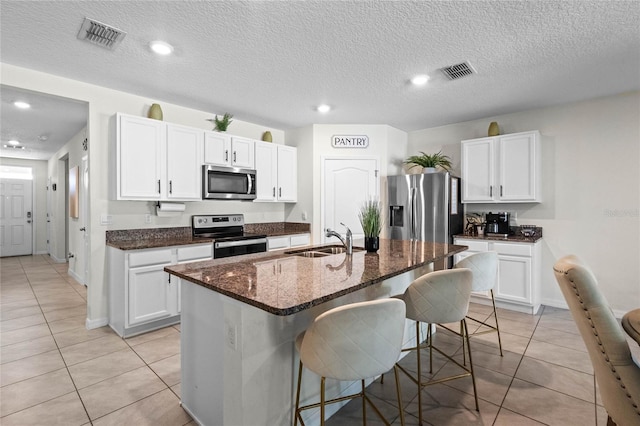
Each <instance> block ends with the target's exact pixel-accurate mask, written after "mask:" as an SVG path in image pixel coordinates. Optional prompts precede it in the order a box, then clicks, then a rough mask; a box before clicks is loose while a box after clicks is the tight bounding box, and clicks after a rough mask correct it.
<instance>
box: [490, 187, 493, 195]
mask: <svg viewBox="0 0 640 426" xmlns="http://www.w3.org/2000/svg"><path fill="white" fill-rule="evenodd" d="M489 197H493V186H489Z"/></svg>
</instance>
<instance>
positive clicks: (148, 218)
mask: <svg viewBox="0 0 640 426" xmlns="http://www.w3.org/2000/svg"><path fill="white" fill-rule="evenodd" d="M144 223H147V224H148V223H151V214H149V213H147V214H145V215H144Z"/></svg>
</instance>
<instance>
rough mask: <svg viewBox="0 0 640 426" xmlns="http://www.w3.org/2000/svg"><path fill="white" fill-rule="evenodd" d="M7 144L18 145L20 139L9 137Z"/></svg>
mask: <svg viewBox="0 0 640 426" xmlns="http://www.w3.org/2000/svg"><path fill="white" fill-rule="evenodd" d="M9 145H13V146H16V145H20V141H17V140H15V139H11V140H10V141H9Z"/></svg>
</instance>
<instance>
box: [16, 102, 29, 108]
mask: <svg viewBox="0 0 640 426" xmlns="http://www.w3.org/2000/svg"><path fill="white" fill-rule="evenodd" d="M13 105H15V106H16V107H17V108H20V109H28V108H31V105H29V104H28V103H26V102H22V101H15V102H14V103H13Z"/></svg>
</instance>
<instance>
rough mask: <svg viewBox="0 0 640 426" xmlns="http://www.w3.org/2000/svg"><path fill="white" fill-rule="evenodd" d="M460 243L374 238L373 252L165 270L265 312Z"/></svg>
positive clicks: (304, 303) (314, 299)
mask: <svg viewBox="0 0 640 426" xmlns="http://www.w3.org/2000/svg"><path fill="white" fill-rule="evenodd" d="M331 245H333V244H326V245H325V246H331ZM316 247H318V246H316ZM466 249H467V247H466V246H458V245H452V244H441V243H430V242H422V241H418V242H415V241H414V242H411V241H403V240H388V239H380V250H378V252H377V253H375V254H374V253H366V252H365V251H355V250H354V253H353V255H352V256H347V255H346V254H335V255H330V256H326V257H317V258H307V257H301V256H294V255H291V254H287V253H286V252H287V251H289V250H281V251H276V252H268V253H259V254H253V255H245V256H240V257H231V258H224V259H213V260H207V261H202V262H194V263H188V264H182V265H172V266H168V267H165V271H166V272H169V273H170V274H173V275H176V276H178V277H179V278H182V279H185V280H187V281H190V282H192V283H195V284H198V285H201V286H204V287H207V288H209V289H211V290H213V291H217V292H219V293H222V294H224V295H226V296H229V297H231V298H233V299H236V300H239V301H242V302H244V303H247V304H249V305H252V306H254V307H257V308H259V309H262V310H264V311H267V312H269V313H272V314H275V315H291V314H294V313H296V312H299V311H302V310H305V309H309V308H311V307H312V306H316V305H319V304H321V303H324V302H327V301H329V300H332V299H335V298H337V297H340V296H343V295H345V294H348V293H351V292H354V291H357V290H360V289H363V288H365V287H368V286H371V285H373V284H376V283H379V282H382V281H384V280H386V279H388V278H391V277H394V276H396V275H400V274H402V273H404V272H407V271H410V270H413V269H417V268H419V267H421V266H424V265H427V264H429V263H432V262H434V261H438V260H441V259H444V258H446V257H448V256H452V255H453V254H455V253H459V252H462V251H464V250H466ZM296 251H300V250H296Z"/></svg>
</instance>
